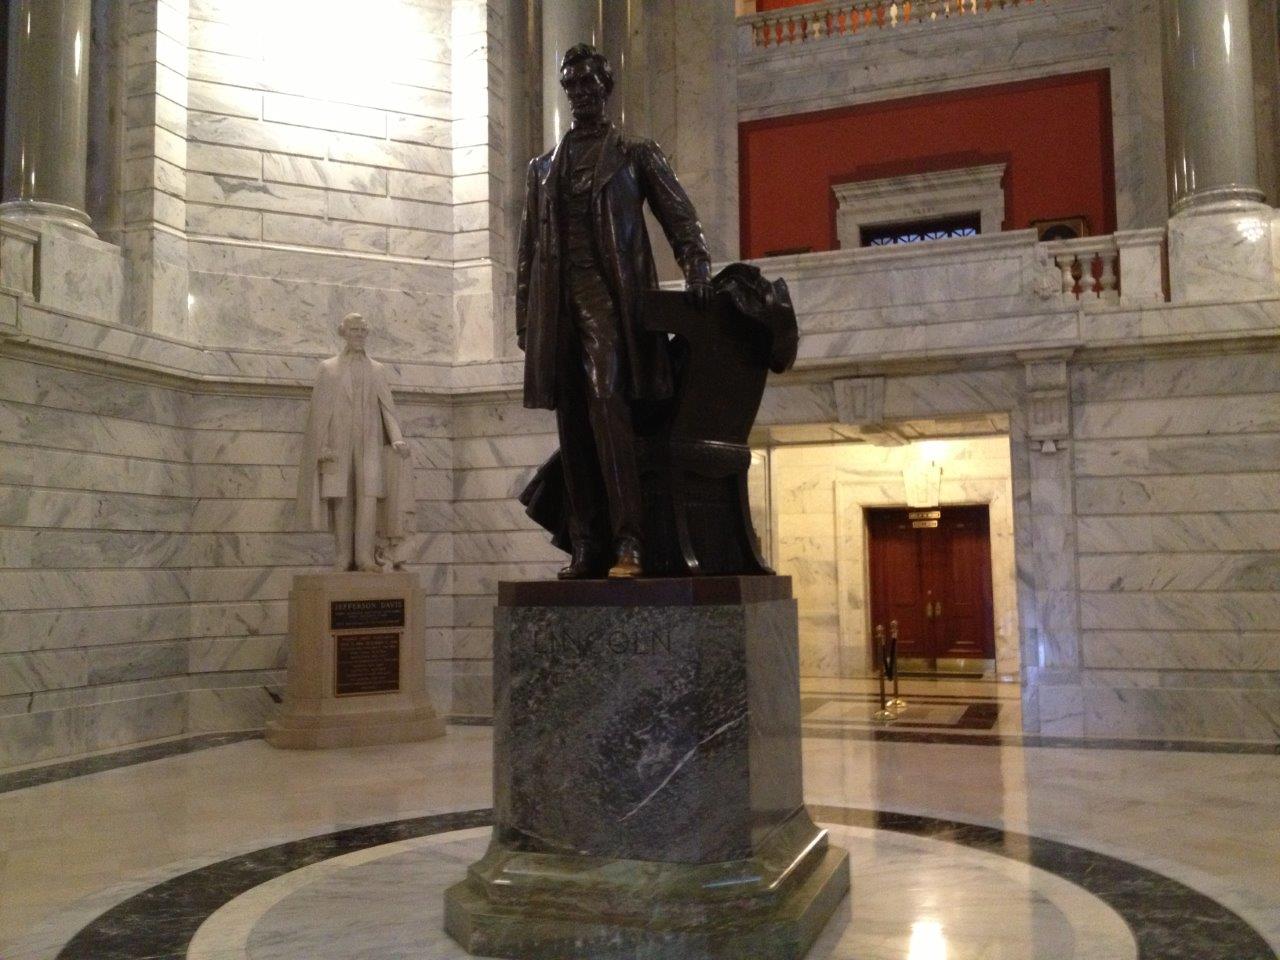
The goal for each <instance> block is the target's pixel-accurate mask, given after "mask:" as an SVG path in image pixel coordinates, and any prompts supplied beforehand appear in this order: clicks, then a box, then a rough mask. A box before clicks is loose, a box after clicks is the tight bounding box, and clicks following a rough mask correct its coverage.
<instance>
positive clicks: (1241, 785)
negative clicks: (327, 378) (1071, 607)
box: [0, 691, 1280, 960]
mask: <svg viewBox="0 0 1280 960" xmlns="http://www.w3.org/2000/svg"><path fill="white" fill-rule="evenodd" d="M836 692H839V691H836ZM813 693H815V691H807V692H806V695H810V694H813ZM489 744H490V732H489V730H488V729H486V728H483V727H452V728H450V730H449V734H448V736H447V737H446V738H445V740H444V741H437V742H434V743H427V744H417V745H407V746H396V747H372V748H363V749H356V750H336V751H330V752H325V753H281V752H277V751H274V750H272V749H271V748H270V747H268V746H267V745H266V744H264V743H263V742H262V741H260V740H256V739H253V740H246V741H242V742H233V743H225V744H221V745H214V746H209V745H207V744H204V745H202V746H203V748H202V749H198V750H194V751H191V752H185V753H178V754H176V755H173V756H166V757H162V758H160V759H156V757H157V756H159V755H160V754H161V753H163V752H164V750H163V749H152V750H151V751H150V752H149V753H147V754H145V755H143V756H140V757H136V756H135V757H132V758H129V757H128V755H124V756H123V757H122V758H117V759H125V760H128V761H129V763H128V765H126V766H120V767H116V768H113V769H104V767H106V766H107V765H108V763H109V762H110V761H109V760H103V759H97V760H94V761H91V762H90V763H88V764H86V765H84V767H83V769H84V770H85V771H86V772H83V773H80V775H76V774H77V773H78V772H79V770H78V768H77V767H76V766H75V765H74V764H64V765H61V766H60V768H59V776H61V777H62V778H61V779H48V778H46V779H47V782H40V778H39V777H36V778H34V780H33V778H32V772H31V771H28V772H26V774H25V775H24V776H25V777H26V779H25V780H23V781H18V780H15V779H13V778H12V777H10V778H9V779H8V780H6V779H5V778H3V777H0V843H2V844H3V848H2V849H0V957H3V958H5V960H54V958H57V957H62V958H63V960H107V958H119V960H141V958H144V957H145V958H160V957H164V958H175V960H176V958H179V957H189V958H202V960H231V958H236V960H241V958H253V960H268V958H272V960H294V958H307V960H326V958H330V957H332V958H335V960H336V958H339V957H342V958H355V957H369V958H374V957H377V958H392V957H411V956H412V957H424V956H429V957H432V958H439V960H446V958H451V957H462V956H464V954H462V953H461V951H459V950H457V948H456V947H454V946H452V945H451V944H450V943H449V942H448V941H447V938H444V937H443V936H442V935H441V934H440V933H439V932H438V931H439V923H438V920H439V917H438V904H439V896H438V892H439V891H438V889H437V888H440V889H442V888H443V886H444V885H446V884H447V883H449V882H451V881H452V880H453V879H454V878H455V876H456V875H457V874H459V873H460V871H461V870H462V869H463V868H464V867H465V865H466V864H467V863H469V862H471V861H473V860H474V859H475V857H476V856H477V855H478V853H479V850H480V849H481V847H482V845H483V843H484V839H485V835H486V832H485V828H484V827H483V826H482V825H483V824H486V823H488V811H487V809H486V808H487V807H488V805H489V801H490V795H489V787H490V781H489V761H488V752H489ZM805 748H806V754H805V763H806V771H805V772H806V790H807V796H808V800H809V803H810V804H811V806H812V807H813V808H814V813H815V816H816V817H817V818H818V819H819V820H820V821H821V822H823V823H825V824H827V825H828V826H829V827H830V829H831V831H832V836H833V838H834V839H835V841H836V842H837V843H840V844H841V845H843V846H845V847H846V848H847V849H848V850H849V851H850V853H851V855H852V861H853V881H854V892H853V895H852V896H851V898H850V899H849V901H847V902H846V904H845V905H844V906H843V907H842V908H841V911H840V912H839V913H838V915H837V919H836V920H835V921H834V922H833V923H832V925H831V926H830V927H829V928H828V929H827V931H826V932H825V933H824V934H823V936H822V938H821V939H820V941H819V942H818V944H817V945H816V946H815V949H814V952H813V953H812V954H811V956H813V957H815V958H838V960H855V958H857V960H881V958H884V960H969V958H975V960H976V958H984V960H985V958H1000V960H1006V958H1007V960H1015V958H1016V960H1022V958H1042V957H1043V958H1051V960H1067V958H1074V957H1078V958H1099V960H1101V958H1105V960H1120V958H1128V957H1137V958H1141V960H1152V958H1165V957H1167V958H1183V957H1185V958H1196V960H1217V958H1221V960H1245V958H1250V960H1251V958H1266V957H1271V956H1274V955H1275V948H1276V946H1277V945H1278V944H1280V878H1278V877H1277V873H1276V868H1275V864H1276V863H1277V862H1280V797H1278V796H1277V793H1278V791H1277V790H1276V785H1277V783H1280V757H1277V756H1276V755H1274V754H1271V755H1268V754H1265V753H1260V752H1257V751H1251V752H1246V753H1239V754H1235V753H1227V752H1221V751H1219V752H1195V751H1194V750H1192V749H1182V750H1160V751H1156V750H1144V751H1139V750H1131V749H1098V748H1097V745H1096V744H1094V745H1089V746H1088V748H1086V745H1083V744H1082V745H1079V747H1078V748H1073V747H1071V746H1069V745H1064V744H1061V743H1058V744H1055V745H1054V746H1053V747H1034V746H1032V747H1028V746H1025V745H1015V744H1011V743H1009V742H1007V741H1006V740H1005V738H1001V737H994V738H991V739H990V740H989V741H988V742H985V743H981V744H968V743H964V742H959V743H957V742H940V743H933V742H895V741H882V740H874V739H868V738H867V737H865V736H861V735H857V734H853V735H850V736H849V737H845V738H840V737H837V736H835V735H833V734H830V733H827V734H824V735H821V736H814V737H811V738H809V739H807V740H806V743H805ZM33 783H34V785H32V784H33ZM6 791H7V792H6Z"/></svg>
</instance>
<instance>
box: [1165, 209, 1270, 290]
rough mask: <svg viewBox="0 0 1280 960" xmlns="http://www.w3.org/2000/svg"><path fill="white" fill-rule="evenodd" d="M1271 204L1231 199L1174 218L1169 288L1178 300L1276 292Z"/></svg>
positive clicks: (1171, 232)
mask: <svg viewBox="0 0 1280 960" xmlns="http://www.w3.org/2000/svg"><path fill="white" fill-rule="evenodd" d="M1271 219H1272V210H1271V208H1270V207H1268V206H1267V205H1266V204H1264V203H1250V202H1247V201H1238V200H1237V201H1227V202H1224V203H1217V204H1213V205H1211V206H1205V207H1196V208H1192V209H1190V210H1187V211H1184V212H1183V213H1179V214H1177V215H1176V216H1174V217H1171V218H1170V220H1169V289H1170V293H1171V294H1172V298H1173V302H1174V303H1211V302H1212V303H1220V302H1223V301H1239V300H1259V299H1266V298H1270V297H1274V296H1276V294H1277V293H1280V287H1277V283H1276V263H1275V253H1274V251H1273V249H1272V242H1271V230H1272V224H1271Z"/></svg>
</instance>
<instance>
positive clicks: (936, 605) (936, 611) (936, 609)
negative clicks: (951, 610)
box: [933, 600, 942, 619]
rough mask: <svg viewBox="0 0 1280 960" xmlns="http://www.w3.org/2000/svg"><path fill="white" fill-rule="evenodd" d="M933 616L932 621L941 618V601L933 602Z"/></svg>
mask: <svg viewBox="0 0 1280 960" xmlns="http://www.w3.org/2000/svg"><path fill="white" fill-rule="evenodd" d="M933 616H934V619H937V618H938V617H941V616H942V601H941V600H935V601H933Z"/></svg>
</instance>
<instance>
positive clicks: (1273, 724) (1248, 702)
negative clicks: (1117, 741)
mask: <svg viewBox="0 0 1280 960" xmlns="http://www.w3.org/2000/svg"><path fill="white" fill-rule="evenodd" d="M1084 710H1085V716H1084V731H1085V733H1087V734H1094V735H1097V734H1105V735H1106V736H1117V737H1141V738H1153V739H1162V738H1166V737H1185V738H1201V739H1219V738H1227V739H1237V740H1262V741H1266V742H1273V741H1274V740H1275V732H1276V729H1277V728H1278V727H1280V690H1276V689H1274V688H1272V689H1250V690H1240V689H1231V688H1226V689H1212V688H1209V689H1182V690H1179V689H1133V688H1129V687H1120V688H1109V687H1104V686H1090V687H1086V688H1085V689H1084Z"/></svg>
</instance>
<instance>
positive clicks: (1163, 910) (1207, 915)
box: [58, 806, 1277, 960]
mask: <svg viewBox="0 0 1280 960" xmlns="http://www.w3.org/2000/svg"><path fill="white" fill-rule="evenodd" d="M811 809H812V812H813V815H814V819H816V820H818V821H820V822H823V823H832V824H841V825H845V826H852V827H868V828H872V829H877V830H888V831H893V832H896V833H903V834H909V835H912V836H918V837H924V838H927V839H932V840H941V841H945V842H949V843H955V844H959V845H962V846H965V847H969V848H972V849H975V850H980V851H983V852H986V853H992V854H997V855H1000V856H1003V857H1007V858H1010V859H1013V860H1017V861H1019V862H1022V863H1026V864H1029V865H1031V866H1033V867H1037V868H1039V869H1041V870H1045V871H1047V872H1049V873H1053V874H1056V875H1057V876H1059V877H1061V878H1063V879H1065V880H1067V881H1069V882H1071V883H1073V884H1075V885H1076V886H1078V887H1080V888H1081V889H1083V890H1086V891H1087V892H1089V893H1091V894H1092V895H1094V896H1095V897H1097V898H1098V899H1100V900H1102V901H1103V902H1104V903H1106V904H1107V905H1108V906H1110V907H1111V908H1112V909H1113V910H1114V911H1116V913H1118V914H1119V915H1120V916H1121V917H1122V918H1123V919H1124V921H1125V923H1127V924H1128V926H1129V929H1130V930H1131V931H1132V932H1133V936H1134V939H1135V941H1136V942H1137V945H1138V957H1139V960H1276V958H1277V955H1276V954H1275V953H1274V952H1273V951H1272V950H1271V948H1270V947H1269V946H1268V945H1267V943H1266V941H1265V940H1264V939H1263V938H1262V936H1261V935H1260V934H1259V933H1258V932H1257V931H1256V930H1254V929H1253V927H1251V926H1250V925H1249V924H1248V923H1246V922H1245V921H1244V920H1243V919H1241V918H1240V917H1239V916H1238V915H1237V914H1235V913H1234V912H1232V911H1231V910H1229V909H1227V908H1226V907H1225V906H1223V905H1222V904H1220V903H1218V902H1217V901H1216V900H1214V899H1212V898H1211V897H1208V896H1206V895H1205V894H1202V893H1200V892H1198V891H1196V890H1193V889H1191V888H1190V887H1188V886H1186V885H1185V884H1182V883H1179V882H1178V881H1176V880H1174V879H1172V878H1170V877H1166V876H1164V875H1163V874H1160V873H1156V872H1154V871H1152V870H1148V869H1146V868H1144V867H1140V866H1137V865H1136V864H1132V863H1129V862H1128V861H1125V860H1121V859H1118V858H1116V857H1110V856H1107V855H1106V854H1101V853H1096V852H1094V851H1092V850H1086V849H1083V848H1081V847H1076V846H1072V845H1071V844H1066V843H1060V842H1058V841H1054V840H1045V839H1043V838H1040V837H1034V836H1028V835H1025V834H1019V833H1012V832H1009V831H1005V830H1000V829H997V828H994V827H985V826H980V825H978V824H971V823H961V822H957V821H953V820H941V819H936V818H933V817H923V816H914V815H910V814H902V813H890V812H884V811H877V810H862V809H856V808H850V807H823V806H815V807H813V808H811ZM492 822H493V811H491V810H468V811H465V812H460V813H443V814H436V815H433V816H428V817H415V818H413V819H410V820H396V821H391V822H388V823H379V824H373V825H371V826H366V827H353V828H351V829H348V830H340V831H337V832H335V833H329V834H324V835H322V836H317V837H308V838H306V839H302V840H294V841H291V842H289V843H282V844H279V845H277V846H274V847H266V848H264V849H262V850H255V851H254V852H252V853H246V854H243V855H241V856H238V857H231V858H229V859H227V860H222V861H219V862H218V863H213V864H209V865H208V866H206V867H201V868H199V869H196V870H192V871H190V872H188V873H184V874H181V875H179V876H176V877H173V878H171V879H169V880H166V881H164V882H163V883H160V884H157V885H156V886H154V887H150V888H149V889H147V890H144V891H142V892H141V893H138V894H136V895H134V896H132V897H130V898H129V899H127V900H125V901H123V902H122V903H119V904H117V905H116V906H114V907H112V908H111V909H110V910H108V911H106V912H105V913H103V914H102V915H101V916H99V917H98V918H97V919H96V920H94V921H93V922H92V923H90V924H89V925H88V926H86V927H85V928H84V929H82V930H81V931H80V932H79V933H78V934H76V936H75V937H74V938H72V940H71V941H70V942H69V943H68V944H67V945H66V946H65V947H63V949H62V950H61V951H60V952H59V954H58V960H184V958H185V957H186V956H187V950H188V947H189V945H190V943H191V939H192V937H194V936H195V933H196V930H197V929H198V928H199V927H200V925H201V924H202V923H204V921H205V920H206V919H207V918H208V917H209V916H211V915H212V914H213V913H214V912H215V911H216V910H218V909H219V908H221V907H222V906H224V905H225V904H227V903H229V902H231V901H232V900H234V899H235V898H236V897H238V896H240V895H241V894H244V893H247V892H248V891H250V890H252V889H254V888H255V887H258V886H260V885H261V884H264V883H266V882H268V881H270V880H273V879H275V878H276V877H280V876H283V875H285V874H287V873H292V872H293V871H295V870H298V869H301V868H302V867H307V866H310V865H312V864H316V863H320V862H322V861H325V860H329V859H331V858H334V857H340V856H343V855H345V854H349V853H354V852H356V851H358V850H365V849H368V848H371V847H378V846H382V845H384V844H388V843H395V842H398V841H401V840H411V839H416V838H419V837H428V836H433V835H436V834H443V833H451V832H454V831H457V830H466V829H470V828H473V827H483V826H488V825H489V824H491V823H492ZM854 882H855V883H856V882H857V878H856V877H855V878H854Z"/></svg>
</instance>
